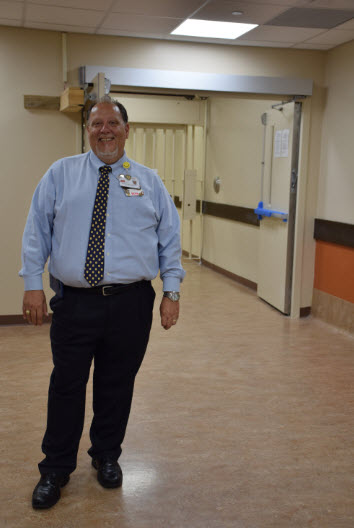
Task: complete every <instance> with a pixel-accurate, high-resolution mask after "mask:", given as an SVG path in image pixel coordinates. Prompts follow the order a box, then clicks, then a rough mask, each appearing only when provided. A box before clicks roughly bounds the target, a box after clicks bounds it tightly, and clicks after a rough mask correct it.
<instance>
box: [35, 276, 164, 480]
mask: <svg viewBox="0 0 354 528" xmlns="http://www.w3.org/2000/svg"><path fill="white" fill-rule="evenodd" d="M154 299H155V292H154V289H153V288H152V286H151V283H150V282H149V281H141V282H139V283H135V284H134V285H132V286H130V287H129V288H126V289H125V288H122V290H121V291H119V293H118V294H116V295H109V296H103V295H95V294H87V293H85V292H82V290H81V289H67V288H65V289H64V296H63V297H59V296H57V295H56V296H55V297H53V298H52V299H51V302H50V306H51V308H52V310H53V320H52V325H51V330H50V337H51V344H52V354H53V363H54V369H53V372H52V375H51V378H50V385H49V394H48V417H47V429H46V432H45V435H44V438H43V443H42V451H43V453H44V454H45V455H46V457H45V459H44V460H42V462H40V463H39V465H38V466H39V470H40V472H41V473H42V474H44V473H49V472H56V473H58V474H63V473H71V472H72V471H74V470H75V468H76V460H77V452H78V448H79V442H80V438H81V434H82V429H83V425H84V416H85V399H86V384H87V381H88V378H89V373H90V367H91V362H92V360H94V372H93V411H94V417H93V420H92V424H91V428H90V439H91V444H92V445H91V448H90V449H89V451H88V453H89V455H90V456H91V457H93V458H100V457H102V456H104V455H110V456H113V457H114V458H116V459H118V458H119V456H120V454H121V452H122V449H121V444H122V442H123V439H124V435H125V430H126V426H127V422H128V418H129V413H130V407H131V402H132V397H133V388H134V381H135V376H136V374H137V372H138V370H139V367H140V365H141V363H142V360H143V358H144V354H145V350H146V347H147V343H148V340H149V334H150V329H151V323H152V309H153V304H154Z"/></svg>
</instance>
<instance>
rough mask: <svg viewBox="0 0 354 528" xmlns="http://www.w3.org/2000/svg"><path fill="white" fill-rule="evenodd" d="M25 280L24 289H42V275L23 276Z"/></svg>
mask: <svg viewBox="0 0 354 528" xmlns="http://www.w3.org/2000/svg"><path fill="white" fill-rule="evenodd" d="M23 279H24V281H25V291H29V290H43V280H42V275H36V276H34V277H23Z"/></svg>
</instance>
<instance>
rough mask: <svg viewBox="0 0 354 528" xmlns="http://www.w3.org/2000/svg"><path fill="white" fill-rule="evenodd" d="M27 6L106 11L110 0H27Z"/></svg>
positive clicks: (110, 2)
mask: <svg viewBox="0 0 354 528" xmlns="http://www.w3.org/2000/svg"><path fill="white" fill-rule="evenodd" d="M27 4H37V5H42V6H57V7H72V8H74V9H92V10H94V11H106V10H107V9H109V7H110V6H111V4H112V0H99V2H97V0H27Z"/></svg>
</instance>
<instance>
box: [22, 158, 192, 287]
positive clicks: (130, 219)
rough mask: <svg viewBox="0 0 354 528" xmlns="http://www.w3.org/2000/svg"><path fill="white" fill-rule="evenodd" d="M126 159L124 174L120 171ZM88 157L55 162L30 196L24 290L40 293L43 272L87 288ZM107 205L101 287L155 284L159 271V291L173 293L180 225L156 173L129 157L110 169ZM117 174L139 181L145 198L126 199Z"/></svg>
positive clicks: (178, 273) (94, 173)
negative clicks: (127, 164) (104, 285)
mask: <svg viewBox="0 0 354 528" xmlns="http://www.w3.org/2000/svg"><path fill="white" fill-rule="evenodd" d="M124 162H129V164H130V167H129V168H128V169H126V168H124V167H123V163H124ZM103 165H104V163H103V162H102V161H101V160H100V159H99V158H98V157H97V156H96V155H95V154H94V153H93V152H92V151H90V152H88V153H86V154H79V155H77V156H71V157H68V158H63V159H60V160H58V161H56V162H55V163H54V164H53V165H52V166H51V167H50V169H49V170H48V171H47V172H46V174H45V175H44V176H43V178H42V180H41V181H40V183H39V184H38V186H37V188H36V190H35V193H34V195H33V199H32V204H31V208H30V212H29V215H28V219H27V223H26V227H25V231H24V235H23V244H22V269H21V271H20V273H19V274H20V276H21V277H23V278H24V282H25V290H41V289H43V283H42V274H43V271H44V266H45V263H46V261H47V259H48V257H50V261H49V265H48V269H49V272H50V274H51V275H52V276H53V277H55V278H56V279H58V280H59V281H61V282H62V283H63V284H66V285H67V286H74V287H77V288H87V287H90V286H89V284H88V282H87V281H86V280H85V278H84V268H85V260H86V253H87V244H88V237H89V232H90V226H91V218H92V210H93V206H94V202H95V196H96V189H97V182H98V178H99V167H102V166H103ZM111 167H112V173H111V174H110V184H109V195H108V205H107V221H106V238H105V265H104V278H103V280H102V281H101V282H100V284H115V283H121V284H128V283H131V282H136V281H140V280H152V279H154V278H155V277H156V276H157V274H158V271H159V270H160V277H161V279H162V281H163V290H164V291H179V286H180V282H181V281H182V280H183V277H184V275H185V272H184V270H183V268H182V266H181V245H180V221H179V216H178V213H177V210H176V208H175V205H174V203H173V201H172V199H171V197H170V195H169V194H168V191H167V189H166V188H165V186H164V184H163V183H162V181H161V179H160V178H159V176H158V175H157V174H156V173H155V172H154V171H153V170H152V169H149V168H147V167H144V166H143V165H140V164H139V163H136V162H135V161H133V160H130V159H128V158H127V156H126V154H125V153H124V156H123V157H122V158H121V159H120V160H118V161H117V162H116V163H113V164H112V165H111ZM120 174H130V175H131V176H132V177H136V178H138V180H139V183H140V186H141V188H142V190H143V192H144V194H143V196H126V194H125V192H124V189H123V188H122V187H121V185H120V182H119V178H118V177H119V175H120Z"/></svg>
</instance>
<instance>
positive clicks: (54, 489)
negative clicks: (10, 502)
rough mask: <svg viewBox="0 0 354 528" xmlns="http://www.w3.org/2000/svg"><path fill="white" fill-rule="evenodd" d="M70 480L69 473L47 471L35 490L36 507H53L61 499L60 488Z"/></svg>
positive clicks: (33, 496)
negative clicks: (58, 473)
mask: <svg viewBox="0 0 354 528" xmlns="http://www.w3.org/2000/svg"><path fill="white" fill-rule="evenodd" d="M69 480H70V476H69V475H57V474H56V473H46V474H44V475H42V476H41V478H40V480H39V482H38V484H37V486H36V487H35V488H34V490H33V495H32V506H33V508H35V509H45V508H51V507H52V506H54V504H56V503H57V502H58V500H59V499H60V488H62V487H63V486H65V484H67V483H68V482H69Z"/></svg>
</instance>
